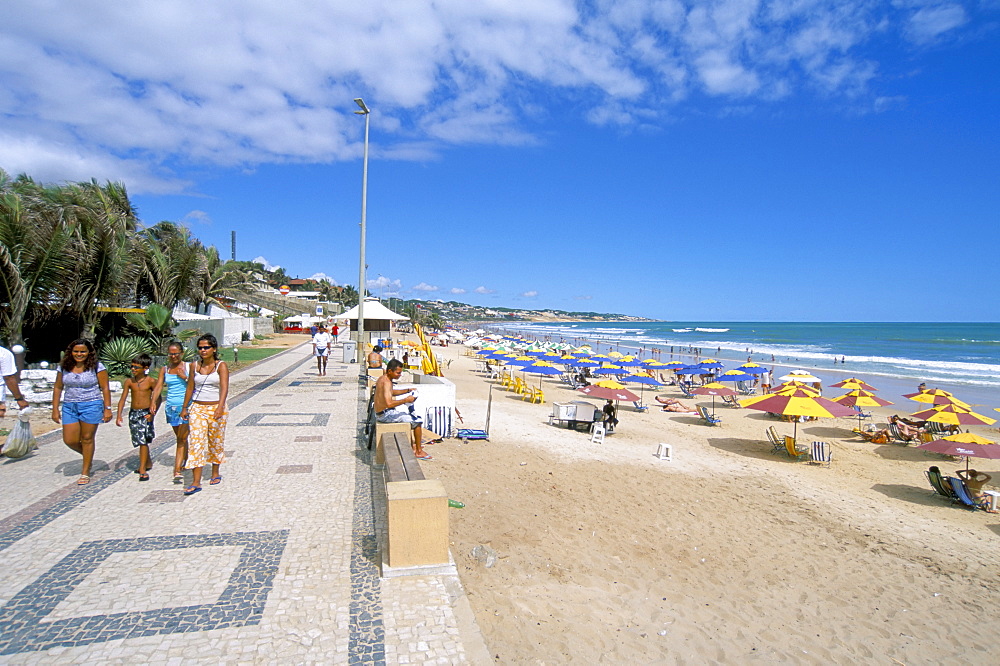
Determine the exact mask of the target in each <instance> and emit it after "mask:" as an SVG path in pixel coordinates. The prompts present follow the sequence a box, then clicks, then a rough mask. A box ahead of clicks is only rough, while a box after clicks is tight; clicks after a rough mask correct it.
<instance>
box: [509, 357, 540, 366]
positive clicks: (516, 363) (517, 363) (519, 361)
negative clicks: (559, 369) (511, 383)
mask: <svg viewBox="0 0 1000 666" xmlns="http://www.w3.org/2000/svg"><path fill="white" fill-rule="evenodd" d="M534 362H535V359H533V358H530V359H516V358H512V359H510V360H509V361H507V365H509V366H510V365H513V366H527V365H531V364H532V363H534Z"/></svg>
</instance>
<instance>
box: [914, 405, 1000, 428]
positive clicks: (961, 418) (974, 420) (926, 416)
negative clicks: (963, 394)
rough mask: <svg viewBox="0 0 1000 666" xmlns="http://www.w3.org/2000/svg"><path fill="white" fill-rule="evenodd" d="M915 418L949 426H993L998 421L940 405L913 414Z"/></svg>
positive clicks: (954, 407)
mask: <svg viewBox="0 0 1000 666" xmlns="http://www.w3.org/2000/svg"><path fill="white" fill-rule="evenodd" d="M913 418H915V419H920V420H922V421H931V422H933V423H946V424H948V425H993V424H994V423H996V422H997V420H996V419H991V418H990V417H988V416H983V415H982V414H977V413H976V412H974V411H972V410H971V409H967V408H965V407H960V406H959V405H939V406H937V407H932V408H931V409H925V410H924V411H922V412H917V413H916V414H913Z"/></svg>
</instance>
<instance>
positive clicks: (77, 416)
mask: <svg viewBox="0 0 1000 666" xmlns="http://www.w3.org/2000/svg"><path fill="white" fill-rule="evenodd" d="M61 407H62V422H63V424H66V423H89V424H90V425H100V424H101V423H104V401H103V400H88V401H87V402H64V403H63V404H62V405H61Z"/></svg>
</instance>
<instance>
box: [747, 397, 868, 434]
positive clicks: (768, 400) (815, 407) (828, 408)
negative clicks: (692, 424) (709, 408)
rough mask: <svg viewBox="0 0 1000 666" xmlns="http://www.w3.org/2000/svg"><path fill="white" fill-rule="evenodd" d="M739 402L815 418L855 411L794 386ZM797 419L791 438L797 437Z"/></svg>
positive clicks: (753, 406) (832, 416)
mask: <svg viewBox="0 0 1000 666" xmlns="http://www.w3.org/2000/svg"><path fill="white" fill-rule="evenodd" d="M740 404H741V405H743V406H744V407H746V408H748V409H756V410H759V411H762V412H770V413H771V414H781V415H782V416H795V417H800V416H812V417H816V418H836V417H838V416H854V415H855V414H856V413H857V412H855V411H854V410H853V409H851V408H850V407H848V406H846V405H841V404H839V403H836V402H834V401H833V400H828V399H827V398H821V397H818V396H814V395H809V392H808V391H807V390H806V388H805V387H801V386H799V387H795V390H794V392H790V393H787V394H775V393H769V394H767V395H763V396H754V397H752V398H747V399H745V400H740ZM798 434H799V420H798V418H796V419H795V421H794V426H793V430H792V438H793V439H798Z"/></svg>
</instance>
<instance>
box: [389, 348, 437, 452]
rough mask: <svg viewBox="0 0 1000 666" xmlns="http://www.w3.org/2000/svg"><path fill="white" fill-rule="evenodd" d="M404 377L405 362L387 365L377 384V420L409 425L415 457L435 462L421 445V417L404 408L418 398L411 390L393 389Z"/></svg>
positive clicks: (396, 360) (393, 362) (390, 362)
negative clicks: (403, 396)
mask: <svg viewBox="0 0 1000 666" xmlns="http://www.w3.org/2000/svg"><path fill="white" fill-rule="evenodd" d="M376 349H378V347H376ZM402 375H403V362H402V361H400V360H399V359H395V358H394V359H392V360H391V361H389V362H388V363H387V364H386V366H385V374H383V375H382V376H381V377H379V378H378V381H376V382H375V420H376V421H378V422H379V423H409V424H410V429H411V430H412V431H413V441H412V446H413V455H415V456H416V457H417V459H418V460H433V458H431V457H430V455H428V454H427V452H426V451H424V448H423V444H422V443H421V438H422V437H423V431H422V430H421V428H420V424H421V420H420V417H419V416H417V415H416V414H414V413H413V412H411V411H410V410H409V409H407V408H405V407H403V405H409V404H411V403H414V402H416V400H417V396H415V395H413V394H412V392H411V390H410V389H397V388H393V382H396V381H398V380H399V378H400V377H401V376H402ZM407 394H410V395H407ZM399 395H406V397H405V398H399V399H397V398H396V396H399Z"/></svg>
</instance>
